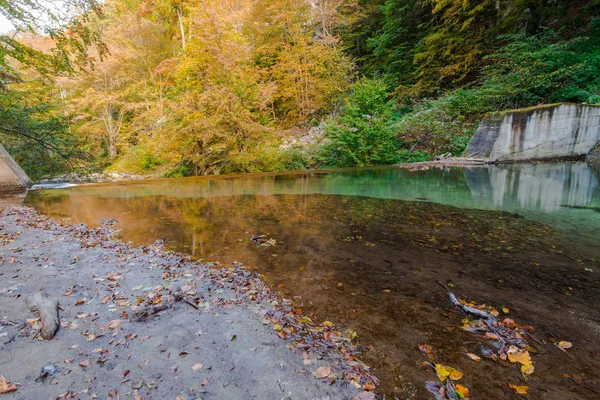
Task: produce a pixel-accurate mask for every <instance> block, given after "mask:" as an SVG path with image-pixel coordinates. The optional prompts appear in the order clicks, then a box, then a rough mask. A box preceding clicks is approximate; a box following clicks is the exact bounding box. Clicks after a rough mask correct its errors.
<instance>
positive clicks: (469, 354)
mask: <svg viewBox="0 0 600 400" xmlns="http://www.w3.org/2000/svg"><path fill="white" fill-rule="evenodd" d="M467 357H469V358H470V359H471V360H473V361H477V362H479V361H481V357H479V356H478V355H477V354H473V353H467Z"/></svg>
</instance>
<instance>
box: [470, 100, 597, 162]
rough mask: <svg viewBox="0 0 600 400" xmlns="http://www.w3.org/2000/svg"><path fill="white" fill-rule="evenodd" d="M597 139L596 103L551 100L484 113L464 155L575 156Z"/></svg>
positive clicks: (506, 158)
mask: <svg viewBox="0 0 600 400" xmlns="http://www.w3.org/2000/svg"><path fill="white" fill-rule="evenodd" d="M598 141H600V106H594V105H580V104H552V105H546V106H540V107H532V108H525V109H520V110H513V111H507V112H504V113H498V114H491V115H488V116H486V118H484V119H483V121H482V122H481V124H480V126H479V129H478V130H477V132H476V133H475V136H474V137H473V139H471V142H470V143H469V145H468V146H467V155H468V156H470V157H481V158H488V159H489V161H491V162H517V161H527V160H544V159H557V158H575V157H581V156H584V155H586V154H587V153H588V152H589V151H590V150H591V149H592V147H594V145H595V144H596V143H597V142H598Z"/></svg>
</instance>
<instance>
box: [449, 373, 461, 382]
mask: <svg viewBox="0 0 600 400" xmlns="http://www.w3.org/2000/svg"><path fill="white" fill-rule="evenodd" d="M462 377H463V373H462V372H460V371H457V370H453V371H452V372H450V379H452V380H453V381H457V380H459V379H460V378H462Z"/></svg>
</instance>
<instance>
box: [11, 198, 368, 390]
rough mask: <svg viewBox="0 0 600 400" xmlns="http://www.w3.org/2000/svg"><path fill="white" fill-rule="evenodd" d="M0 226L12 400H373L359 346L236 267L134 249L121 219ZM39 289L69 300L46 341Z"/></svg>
mask: <svg viewBox="0 0 600 400" xmlns="http://www.w3.org/2000/svg"><path fill="white" fill-rule="evenodd" d="M0 228H1V229H0V349H1V354H2V363H1V364H0V375H2V376H4V378H6V379H7V380H8V381H10V382H11V383H14V384H16V385H17V388H18V389H17V390H16V391H14V392H12V393H10V394H4V395H2V396H3V399H4V398H6V399H47V398H77V399H80V398H81V399H86V398H93V399H107V398H121V399H126V398H133V399H177V400H181V399H242V398H243V399H250V398H256V399H345V398H353V397H355V398H358V399H371V398H374V395H373V394H372V393H370V392H367V391H364V390H363V389H362V388H360V389H357V387H360V386H361V385H363V386H366V388H370V387H371V386H372V384H371V382H373V381H374V378H372V377H371V376H370V375H369V374H368V370H367V368H366V366H365V365H363V364H362V363H360V362H358V361H357V360H356V359H355V358H354V354H355V353H356V349H355V347H354V345H353V343H352V341H351V340H350V339H347V338H346V337H345V336H344V335H342V334H340V332H337V331H336V330H335V329H336V326H334V325H333V324H331V325H330V323H329V322H328V321H327V323H325V324H324V325H319V324H317V323H316V322H313V321H312V320H310V319H309V318H307V317H306V316H302V315H301V308H300V307H299V305H298V304H296V303H295V302H292V301H289V300H285V299H282V298H281V297H279V295H278V294H277V293H275V292H272V291H270V290H269V289H268V287H266V286H265V285H264V284H263V283H262V282H261V281H260V279H259V278H258V277H257V276H256V275H255V274H252V273H250V272H247V271H244V270H243V269H241V268H240V267H239V266H236V265H234V266H231V267H228V268H221V269H214V268H211V266H210V265H203V264H199V263H196V262H193V261H191V260H189V259H186V258H185V257H183V256H181V255H178V254H175V253H170V252H167V251H165V250H163V248H162V247H161V246H160V245H158V244H157V245H153V246H149V247H144V248H137V249H134V248H131V247H130V246H129V245H127V244H125V243H123V242H120V241H118V240H113V234H114V233H115V232H114V230H113V228H112V225H111V224H110V223H107V224H105V225H104V226H103V227H102V228H100V229H87V228H86V227H84V226H70V227H66V226H61V225H59V224H58V223H56V222H54V221H53V220H51V219H48V218H46V217H43V216H40V215H39V214H37V213H35V212H34V211H32V210H31V209H28V208H23V207H7V208H3V209H2V210H0ZM179 289H181V290H179ZM38 291H44V292H46V293H47V294H48V295H50V296H51V297H54V298H57V299H58V300H59V302H60V329H59V331H58V333H57V335H56V336H55V337H54V339H52V340H49V341H44V340H39V338H38V337H37V333H38V331H37V330H36V326H37V325H38V324H39V322H36V321H35V318H36V316H35V315H34V314H33V313H31V312H30V311H29V310H28V309H27V307H26V304H25V298H26V297H27V296H28V295H30V294H32V293H35V292H38ZM178 293H183V298H181V296H179V297H178V295H177V294H178ZM157 307H158V308H157ZM154 310H162V311H160V312H158V313H156V314H155V315H149V316H148V315H147V314H149V312H148V311H150V314H152V312H153V311H154ZM283 321H285V322H286V324H283ZM279 322H282V324H279ZM281 325H285V326H287V328H286V329H284V330H281ZM309 330H310V331H311V332H310V333H309V334H308V335H305V334H306V331H309ZM301 331H304V333H302V332H301ZM327 332H330V333H329V334H328V333H327ZM301 333H302V334H301ZM282 338H286V339H288V340H282ZM300 338H302V339H300ZM45 365H49V366H51V367H50V368H49V370H50V371H51V373H50V374H49V375H48V376H46V377H43V376H42V377H41V376H40V371H41V369H42V367H43V366H45ZM47 368H48V367H47ZM343 378H345V379H343ZM352 379H354V382H353V384H354V386H352V385H350V384H349V383H348V381H351V380H352ZM357 381H358V382H357Z"/></svg>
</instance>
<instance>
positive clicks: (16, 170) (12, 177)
mask: <svg viewBox="0 0 600 400" xmlns="http://www.w3.org/2000/svg"><path fill="white" fill-rule="evenodd" d="M31 185H32V182H31V180H30V179H29V177H28V176H27V174H26V173H25V171H23V170H22V169H21V167H19V165H18V164H17V163H16V162H15V160H13V158H12V157H11V156H10V154H8V152H7V151H6V150H5V149H4V147H3V146H2V145H0V194H2V193H15V192H22V191H24V190H25V189H27V188H28V187H30V186H31Z"/></svg>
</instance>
